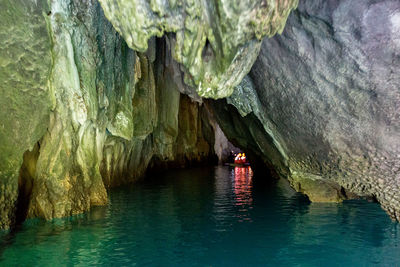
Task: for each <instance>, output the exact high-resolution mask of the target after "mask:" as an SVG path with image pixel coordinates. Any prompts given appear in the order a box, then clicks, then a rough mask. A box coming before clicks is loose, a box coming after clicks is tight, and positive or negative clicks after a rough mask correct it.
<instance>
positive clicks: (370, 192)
mask: <svg viewBox="0 0 400 267" xmlns="http://www.w3.org/2000/svg"><path fill="white" fill-rule="evenodd" d="M399 18H400V2H399V1H391V0H382V1H372V0H368V1H364V0H344V1H338V0H337V1H323V0H304V1H300V4H299V8H298V10H296V11H294V12H293V13H292V14H291V15H290V16H289V19H288V22H287V25H286V27H285V30H284V32H283V34H282V35H280V36H275V37H273V38H271V39H265V40H264V41H263V45H262V48H261V52H260V55H259V57H258V59H257V61H256V62H255V64H254V66H253V68H252V70H251V72H250V74H249V76H248V77H247V78H246V79H244V80H243V82H242V83H241V85H240V86H238V88H237V89H236V90H235V92H234V94H233V95H232V96H231V97H230V98H228V100H227V103H230V104H233V105H234V106H235V107H236V108H237V109H238V111H239V112H240V115H241V116H243V118H242V119H240V116H238V113H236V114H235V113H234V112H233V111H232V110H231V108H229V107H225V108H223V107H221V106H223V105H226V104H224V103H219V104H215V103H214V104H213V106H214V107H215V106H218V107H215V109H216V110H217V112H215V113H216V114H217V116H219V120H218V121H219V122H220V123H221V127H222V129H223V130H224V131H225V132H226V134H227V136H228V138H234V139H235V140H236V141H237V144H240V145H241V146H242V147H245V148H248V149H251V150H253V151H254V152H255V153H257V155H258V156H260V157H263V158H264V161H265V162H267V163H270V164H272V165H273V166H275V169H276V170H277V172H278V173H281V174H283V175H285V176H287V177H289V179H290V181H291V183H292V185H293V187H294V188H296V189H297V190H299V191H301V192H304V193H306V194H307V195H308V196H309V197H310V199H311V200H316V201H341V200H342V199H346V198H349V197H351V196H352V195H353V194H352V193H355V194H357V195H360V196H372V197H375V198H376V199H377V200H378V201H379V202H380V203H381V205H382V206H383V208H384V209H385V210H386V211H388V213H389V214H390V215H391V216H392V217H393V218H397V219H398V220H399V219H400V190H399V187H400V158H399V157H400V116H399V114H400V113H399V111H400V109H399V108H400V90H399V88H400V71H399V70H400V45H399V44H400V43H399V40H400V19H399ZM224 110H225V112H224ZM232 114H234V115H232ZM233 117H234V119H233ZM229 118H232V123H223V121H225V122H226V121H227V120H229ZM249 120H253V121H254V123H252V124H249V122H248V121H249ZM243 124H245V125H246V127H242V126H240V125H243ZM239 126H240V127H239ZM258 131H264V135H265V136H267V137H261V138H260V135H259V134H258ZM265 142H266V143H265Z"/></svg>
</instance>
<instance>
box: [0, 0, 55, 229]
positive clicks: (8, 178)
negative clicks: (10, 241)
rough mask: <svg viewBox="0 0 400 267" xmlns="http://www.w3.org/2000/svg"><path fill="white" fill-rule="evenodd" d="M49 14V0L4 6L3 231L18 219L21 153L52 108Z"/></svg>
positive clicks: (0, 11)
mask: <svg viewBox="0 0 400 267" xmlns="http://www.w3.org/2000/svg"><path fill="white" fill-rule="evenodd" d="M48 10H49V7H48V5H47V4H46V1H39V2H38V3H35V1H24V0H17V1H1V2H0V20H1V23H0V81H1V83H0V228H4V227H6V226H7V225H9V224H10V223H11V222H12V220H13V218H14V208H13V207H15V206H16V202H17V198H18V174H19V170H20V168H21V165H22V155H23V154H24V152H25V151H26V150H29V149H33V147H34V145H35V143H36V142H37V141H38V140H39V139H40V138H41V137H42V136H43V134H44V133H45V131H46V128H47V125H48V122H49V115H50V109H51V108H52V106H53V102H52V99H51V92H50V90H51V89H50V88H49V87H48V77H49V75H50V70H51V53H50V46H51V43H50V37H49V34H48V32H47V27H48V18H47V15H46V12H48ZM26 14H29V16H26Z"/></svg>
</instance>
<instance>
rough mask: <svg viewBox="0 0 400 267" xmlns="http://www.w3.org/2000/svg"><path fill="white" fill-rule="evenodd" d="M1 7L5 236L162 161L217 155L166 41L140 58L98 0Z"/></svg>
mask: <svg viewBox="0 0 400 267" xmlns="http://www.w3.org/2000/svg"><path fill="white" fill-rule="evenodd" d="M0 9H1V11H0V12H1V15H2V16H1V21H2V23H1V28H0V34H1V45H0V53H1V54H0V55H1V61H0V64H1V67H2V68H1V70H0V77H1V78H2V85H1V86H0V93H1V98H0V102H1V109H0V115H1V117H2V119H1V129H2V130H1V131H0V137H1V138H0V151H1V153H0V155H1V156H0V157H1V158H0V159H1V163H0V164H1V165H0V186H1V187H0V189H1V191H0V197H1V198H0V207H1V208H0V227H1V228H8V227H9V226H10V225H12V224H13V223H14V222H15V221H16V220H23V219H24V218H25V217H26V216H28V217H43V218H46V219H51V218H54V217H64V216H70V215H73V214H77V213H81V212H83V211H87V210H89V209H90V207H91V206H93V205H103V204H105V203H107V192H106V189H107V187H110V186H116V185H120V184H122V183H127V182H132V181H135V180H137V179H138V178H140V177H142V176H143V175H144V172H145V170H146V168H147V166H148V165H149V164H150V162H158V160H157V159H160V161H163V162H167V163H166V164H174V165H178V166H184V165H185V164H189V163H192V162H200V161H205V160H210V159H214V152H213V146H214V129H213V128H212V127H211V124H210V121H209V118H208V113H207V112H206V110H205V109H204V107H202V106H201V104H199V103H195V102H193V101H192V100H190V99H189V98H188V97H187V96H183V95H181V94H180V92H179V90H178V87H179V86H181V85H180V84H176V83H175V81H176V79H174V69H173V65H172V64H171V62H172V61H171V58H170V55H169V54H168V53H169V52H168V53H166V52H165V51H166V47H167V45H166V40H165V39H160V40H158V43H157V44H156V41H155V39H152V40H151V41H150V42H149V43H150V46H151V47H150V48H149V49H148V51H147V52H146V53H137V52H135V51H133V50H132V49H130V48H129V47H128V46H127V44H126V43H125V41H124V40H123V39H122V38H121V37H120V35H119V34H118V33H117V32H116V31H115V30H114V28H113V26H112V25H111V24H110V23H109V22H108V21H107V20H106V18H105V17H104V14H103V11H102V9H101V7H100V4H99V3H98V2H97V1H95V0H90V1H78V0H57V1H52V2H51V4H50V5H47V1H44V0H43V1H16V2H9V1H6V2H2V3H1V8H0ZM27 18H28V19H27ZM16 19H20V20H21V21H18V20H17V21H16ZM156 46H158V48H157V49H156ZM156 50H157V53H159V55H157V56H156ZM156 58H157V61H156ZM175 76H176V75H175ZM178 144H179V145H178ZM154 164H155V163H154Z"/></svg>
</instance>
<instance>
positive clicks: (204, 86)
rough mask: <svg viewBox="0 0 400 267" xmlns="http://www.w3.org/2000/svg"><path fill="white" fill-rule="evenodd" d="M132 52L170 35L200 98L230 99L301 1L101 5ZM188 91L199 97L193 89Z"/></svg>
mask: <svg viewBox="0 0 400 267" xmlns="http://www.w3.org/2000/svg"><path fill="white" fill-rule="evenodd" d="M99 1H100V3H101V4H102V7H103V9H104V11H105V15H106V17H107V18H108V19H109V20H110V21H111V23H112V24H113V25H114V27H115V28H116V29H117V31H118V32H119V33H121V35H122V36H123V37H124V38H125V40H126V41H127V43H128V45H129V47H131V48H132V49H134V50H137V51H141V52H144V51H145V50H146V49H147V42H148V40H149V39H150V38H151V37H152V36H158V37H161V36H163V35H164V34H168V36H169V39H170V43H171V50H172V53H173V57H174V59H175V60H176V61H177V62H179V63H181V68H179V67H178V68H177V70H178V71H180V70H182V71H183V72H184V73H185V76H184V82H185V83H186V85H188V86H189V87H193V88H195V89H196V91H197V93H198V94H199V95H200V96H202V97H212V98H221V97H226V96H229V95H230V94H231V93H232V90H233V88H234V86H236V85H238V84H239V83H240V81H241V80H242V79H243V77H244V76H245V75H246V74H247V73H248V72H249V70H250V68H251V66H252V64H253V63H254V60H255V59H256V57H257V55H258V52H259V49H260V45H261V40H262V37H264V36H272V35H274V34H275V33H277V32H281V31H282V30H283V28H284V25H285V22H286V19H287V16H288V15H289V13H290V11H291V10H292V9H293V8H295V7H296V6H297V3H298V0H256V1H254V0H246V1H243V0H225V1H195V0H185V1H175V0H170V1H154V0H151V1H147V0H117V1H110V0H99ZM185 91H188V92H191V94H193V95H195V92H193V90H191V89H186V90H185Z"/></svg>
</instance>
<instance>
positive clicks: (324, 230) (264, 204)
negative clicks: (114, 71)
mask: <svg viewBox="0 0 400 267" xmlns="http://www.w3.org/2000/svg"><path fill="white" fill-rule="evenodd" d="M268 178H269V177H264V176H261V177H257V176H253V172H252V170H251V169H250V168H234V169H232V168H227V167H217V168H215V169H195V170H180V171H169V172H167V173H165V174H163V175H159V176H155V177H149V179H146V181H145V182H143V183H139V184H135V185H134V186H133V187H132V188H122V189H119V190H114V191H113V192H111V193H110V205H108V206H106V207H99V208H95V209H93V210H92V211H91V212H90V213H86V214H84V215H81V216H77V217H74V219H65V220H55V221H53V222H44V221H41V220H30V221H28V222H27V223H25V224H24V225H23V226H22V229H21V230H20V231H18V232H16V233H15V234H14V235H10V236H8V237H4V239H3V246H2V249H1V248H0V253H1V251H2V252H3V253H2V254H3V255H1V256H0V265H1V266H16V265H19V266H31V265H41V266H42V265H45V266H58V265H64V266H65V265H67V266H74V265H82V266H87V265H88V266H89V265H100V266H115V265H122V266H127V265H135V264H136V265H156V266H164V265H169V266H178V265H184V266H193V265H197V266H247V265H257V266H265V265H269V266H330V265H336V266H359V265H363V266H369V265H371V264H378V265H385V266H397V265H398V264H399V263H400V259H399V256H398V255H400V254H399V253H400V249H399V248H400V236H399V233H400V228H399V224H394V223H392V222H391V221H390V219H389V218H388V217H387V216H386V215H385V214H384V212H383V211H382V210H381V209H380V207H379V206H378V205H376V204H374V203H368V202H365V201H353V202H345V203H342V204H316V203H311V204H310V203H309V202H308V201H307V199H306V198H305V197H304V196H302V195H300V194H298V193H295V192H294V191H293V190H292V189H291V188H290V187H289V185H288V183H287V181H286V180H279V181H273V180H271V179H268Z"/></svg>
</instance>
